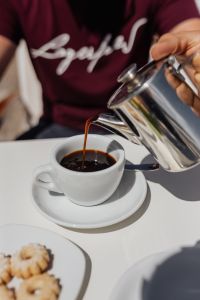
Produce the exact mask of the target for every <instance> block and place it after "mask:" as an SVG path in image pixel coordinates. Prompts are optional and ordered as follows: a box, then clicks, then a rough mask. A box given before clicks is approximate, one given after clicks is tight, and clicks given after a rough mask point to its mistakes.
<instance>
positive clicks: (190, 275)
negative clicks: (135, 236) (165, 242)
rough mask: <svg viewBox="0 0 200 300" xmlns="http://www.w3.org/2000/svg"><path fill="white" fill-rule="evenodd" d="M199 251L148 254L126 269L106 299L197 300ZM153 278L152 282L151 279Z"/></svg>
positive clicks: (181, 250)
mask: <svg viewBox="0 0 200 300" xmlns="http://www.w3.org/2000/svg"><path fill="white" fill-rule="evenodd" d="M199 278H200V248H199V247H187V248H176V249H173V250H171V251H166V252H162V253H158V254H154V255H151V256H149V257H147V258H145V259H143V260H141V261H140V262H138V263H136V264H135V265H133V266H132V267H131V268H129V269H128V270H127V271H126V272H125V273H124V274H123V275H122V277H121V278H120V279H119V280H118V282H117V284H116V285H115V287H114V289H113V292H112V293H111V297H110V300H122V299H123V300H162V299H173V300H174V299H175V300H185V299H187V300H191V299H192V300H196V299H200V288H199ZM152 279H153V280H152Z"/></svg>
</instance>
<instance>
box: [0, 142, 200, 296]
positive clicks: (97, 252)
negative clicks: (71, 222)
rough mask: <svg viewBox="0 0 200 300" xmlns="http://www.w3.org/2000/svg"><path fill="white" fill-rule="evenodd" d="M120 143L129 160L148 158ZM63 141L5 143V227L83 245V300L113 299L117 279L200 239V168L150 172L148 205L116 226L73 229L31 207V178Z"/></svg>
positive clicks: (1, 188)
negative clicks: (41, 231) (45, 232)
mask: <svg viewBox="0 0 200 300" xmlns="http://www.w3.org/2000/svg"><path fill="white" fill-rule="evenodd" d="M116 139H117V140H119V141H120V142H121V143H122V144H123V146H124V147H125V150H126V157H127V159H128V160H130V161H132V162H135V163H139V162H140V161H142V160H143V158H145V157H146V156H148V152H147V151H146V150H145V149H144V148H143V147H142V146H136V145H133V144H130V143H129V142H127V141H125V140H124V139H121V138H116ZM58 141H59V142H60V141H61V140H60V139H59V140H56V139H53V140H38V141H24V142H23V141H22V142H20V141H19V142H5V143H1V144H0V225H3V224H7V223H17V224H28V225H34V226H39V227H43V228H47V229H50V230H52V231H54V232H57V233H59V234H61V235H63V236H65V237H66V238H68V239H70V240H71V241H73V242H74V243H76V244H77V245H79V246H80V247H81V248H82V249H83V250H84V251H85V252H86V253H87V255H88V261H90V263H91V274H90V277H89V273H88V278H87V279H89V281H88V285H87V288H86V290H85V293H84V295H83V296H82V297H81V299H84V300H102V299H104V300H108V299H109V296H110V293H111V291H112V289H113V288H114V286H115V284H116V282H117V280H118V279H119V278H120V276H121V275H122V274H123V273H124V272H125V271H126V270H127V269H128V268H129V267H130V266H131V265H132V264H134V263H135V262H137V261H139V260H140V259H142V258H144V257H145V256H148V255H150V254H152V253H155V252H160V251H163V250H167V249H169V248H171V247H176V246H179V245H192V244H194V243H195V242H196V241H197V240H200V167H196V168H193V169H192V170H190V171H188V172H183V173H176V174H170V173H167V172H165V171H162V170H159V171H156V172H148V173H147V172H146V173H145V176H146V178H147V180H148V185H149V192H148V195H147V199H146V201H145V203H144V205H143V206H142V208H141V209H140V210H139V211H138V212H137V213H136V214H135V215H133V216H131V217H130V218H128V219H127V220H125V221H123V222H121V223H120V224H116V225H113V226H111V227H107V228H101V229H93V230H71V229H65V228H63V227H60V226H58V225H56V224H54V223H52V222H50V221H49V220H47V219H46V218H44V217H43V216H42V215H40V214H39V213H38V211H36V209H35V208H34V207H33V205H32V203H31V184H32V174H33V171H34V169H35V168H36V167H37V166H39V165H41V164H45V163H47V162H48V161H49V153H50V150H51V148H52V147H53V146H54V145H55V144H56V143H57V142H58ZM88 265H89V264H88ZM86 282H87V280H86Z"/></svg>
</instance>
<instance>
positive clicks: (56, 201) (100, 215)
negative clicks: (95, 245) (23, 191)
mask: <svg viewBox="0 0 200 300" xmlns="http://www.w3.org/2000/svg"><path fill="white" fill-rule="evenodd" d="M146 193H147V183H146V179H145V177H144V175H143V173H141V172H139V171H128V170H126V171H125V172H124V175H123V177H122V181H121V183H120V185H119V187H118V189H117V190H116V192H115V193H114V194H113V195H112V196H111V197H110V198H109V199H108V200H107V201H106V202H104V203H102V204H100V205H96V206H92V207H85V206H80V205H76V204H73V203H72V202H71V201H70V200H68V199H67V198H66V196H64V195H61V194H55V193H54V194H53V193H50V192H49V191H47V190H46V189H43V188H41V187H39V186H38V185H36V183H35V182H33V186H32V195H33V203H34V205H35V207H36V208H37V209H38V210H39V212H40V213H41V214H43V215H44V216H45V217H46V218H48V219H50V220H51V221H53V222H55V223H57V224H59V225H62V226H65V227H71V228H85V229H86V228H100V227H105V226H108V225H112V224H115V223H118V222H120V221H122V220H124V219H126V218H128V217H129V216H131V215H132V214H133V213H135V212H136V211H137V210H138V209H139V208H140V206H141V205H142V203H143V202H144V200H145V197H146Z"/></svg>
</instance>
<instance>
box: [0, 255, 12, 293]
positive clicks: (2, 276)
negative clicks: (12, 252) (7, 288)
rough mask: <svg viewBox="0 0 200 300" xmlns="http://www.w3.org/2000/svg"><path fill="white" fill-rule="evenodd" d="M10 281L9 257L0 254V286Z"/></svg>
mask: <svg viewBox="0 0 200 300" xmlns="http://www.w3.org/2000/svg"><path fill="white" fill-rule="evenodd" d="M11 279H12V275H11V267H10V257H9V256H6V255H5V254H3V253H0V285H1V284H7V283H8V282H9V281H10V280H11ZM0 299H1V298H0Z"/></svg>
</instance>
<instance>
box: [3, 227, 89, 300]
mask: <svg viewBox="0 0 200 300" xmlns="http://www.w3.org/2000/svg"><path fill="white" fill-rule="evenodd" d="M29 243H40V244H42V245H45V246H46V247H47V249H50V250H51V252H52V254H53V265H52V268H51V269H50V270H49V271H48V272H49V274H54V276H55V277H56V278H58V279H60V284H61V286H62V289H61V293H60V297H59V300H66V299H67V300H75V299H77V296H78V294H79V292H80V289H81V286H82V283H83V279H84V275H85V267H86V266H85V258H84V255H83V253H82V252H81V250H80V249H79V248H78V247H77V246H76V245H74V244H73V243H71V242H70V241H69V240H67V239H65V238H63V237H61V236H59V235H57V234H56V233H53V232H51V231H48V230H45V229H41V228H37V227H32V226H26V225H16V224H9V225H4V226H1V227H0V252H3V253H5V254H11V255H12V254H13V253H14V252H16V251H17V250H19V249H20V248H21V247H22V246H24V245H27V244H29ZM9 286H15V287H16V281H15V279H14V280H13V281H11V282H10V284H9Z"/></svg>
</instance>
